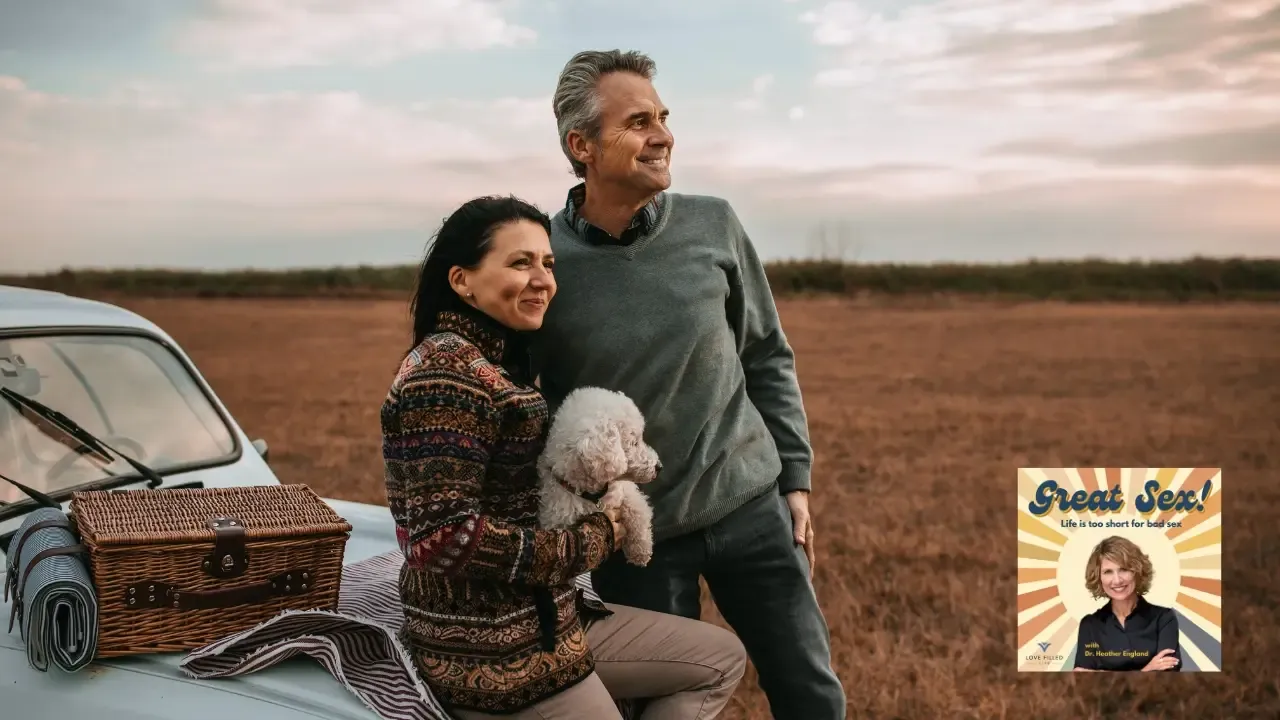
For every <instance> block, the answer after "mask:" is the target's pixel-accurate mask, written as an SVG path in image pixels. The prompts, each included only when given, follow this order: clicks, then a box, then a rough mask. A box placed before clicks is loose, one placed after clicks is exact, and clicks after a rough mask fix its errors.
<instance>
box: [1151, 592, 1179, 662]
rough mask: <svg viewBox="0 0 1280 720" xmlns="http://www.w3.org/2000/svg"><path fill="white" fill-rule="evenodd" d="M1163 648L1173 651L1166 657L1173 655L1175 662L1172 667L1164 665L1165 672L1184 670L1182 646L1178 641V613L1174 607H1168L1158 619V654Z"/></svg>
mask: <svg viewBox="0 0 1280 720" xmlns="http://www.w3.org/2000/svg"><path fill="white" fill-rule="evenodd" d="M1162 650H1170V651H1172V652H1171V653H1169V654H1168V655H1166V657H1172V658H1174V659H1175V660H1176V661H1177V662H1174V663H1173V665H1172V666H1170V667H1162V668H1160V670H1161V671H1164V672H1182V646H1181V644H1180V643H1179V642H1178V614H1177V613H1176V612H1174V610H1173V608H1168V609H1167V610H1165V611H1164V612H1163V613H1161V615H1160V618H1159V619H1157V620H1156V654H1157V655H1159V654H1160V651H1162Z"/></svg>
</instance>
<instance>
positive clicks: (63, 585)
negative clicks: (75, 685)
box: [5, 508, 98, 672]
mask: <svg viewBox="0 0 1280 720" xmlns="http://www.w3.org/2000/svg"><path fill="white" fill-rule="evenodd" d="M84 552H85V548H84V546H83V545H80V544H79V543H78V541H77V538H76V536H75V535H74V534H73V533H72V532H71V527H70V522H69V521H68V519H67V515H66V513H64V512H62V511H61V510H54V509H53V508H38V509H36V510H33V511H32V512H31V513H29V514H28V515H27V517H26V519H25V520H23V523H22V525H21V526H19V527H18V530H17V532H16V533H15V534H14V536H13V539H12V540H10V542H9V551H8V553H6V557H7V559H8V561H7V563H6V564H7V565H8V567H7V568H6V570H7V572H6V577H5V597H6V598H7V597H8V596H9V593H10V592H13V593H14V598H13V605H12V610H11V614H10V616H9V631H10V632H12V631H13V622H14V620H15V619H16V620H17V621H18V628H19V631H20V632H21V633H22V640H23V642H24V643H25V644H26V646H27V662H28V663H29V664H30V665H31V667H33V668H35V669H36V670H39V671H41V672H48V670H49V665H50V663H52V664H54V665H56V666H58V667H59V668H61V669H62V670H64V671H66V672H76V671H77V670H80V669H81V668H83V667H84V666H86V665H88V664H89V663H91V662H93V658H94V656H95V655H96V654H97V650H98V599H97V595H96V594H95V592H94V587H93V580H92V578H91V577H90V575H89V570H88V568H87V567H86V566H85V561H84V559H83V557H82V555H81V554H82V553H84ZM15 616H16V617H15Z"/></svg>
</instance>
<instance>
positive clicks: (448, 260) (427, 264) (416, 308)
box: [409, 196, 551, 350]
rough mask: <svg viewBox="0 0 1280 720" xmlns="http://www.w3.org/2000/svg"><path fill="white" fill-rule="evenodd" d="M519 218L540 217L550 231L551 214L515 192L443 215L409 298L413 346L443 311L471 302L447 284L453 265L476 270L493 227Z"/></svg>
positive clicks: (470, 202)
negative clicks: (442, 220)
mask: <svg viewBox="0 0 1280 720" xmlns="http://www.w3.org/2000/svg"><path fill="white" fill-rule="evenodd" d="M519 220H529V221H531V222H536V223H538V224H539V225H541V226H542V229H544V230H546V231H547V234H548V235H550V234H551V218H549V217H547V214H546V213H544V212H542V211H541V210H539V209H538V208H537V207H535V206H533V205H531V204H529V203H527V202H525V201H523V200H521V199H519V198H517V197H514V196H508V197H496V196H486V197H478V198H475V199H474V200H468V201H467V202H465V203H463V204H462V206H461V207H459V208H458V209H457V210H454V211H453V214H452V215H450V216H449V217H447V218H445V220H444V223H443V224H442V225H441V226H440V230H439V231H438V232H437V233H436V236H435V239H434V240H433V241H432V243H431V246H430V247H429V248H428V250H427V254H426V257H425V258H423V260H422V266H421V268H420V269H419V271H418V282H417V287H416V288H415V289H414V293H413V299H412V300H410V301H409V314H410V316H411V317H412V318H413V345H411V346H410V349H411V350H412V348H415V347H417V346H418V344H419V343H421V342H422V340H423V339H424V338H426V337H427V335H430V334H431V333H432V331H433V330H435V326H436V317H437V316H438V315H439V313H440V312H442V311H444V310H461V309H464V308H465V307H469V306H467V305H466V303H465V302H464V301H463V300H462V298H460V297H458V293H457V292H455V291H454V289H453V287H452V286H450V285H449V271H450V270H451V269H452V268H453V267H454V266H455V265H457V266H459V267H463V268H466V269H468V270H474V269H475V268H476V267H477V266H478V265H479V264H480V261H481V260H483V259H484V256H485V255H486V254H488V252H489V248H490V245H491V241H492V240H493V234H494V232H495V231H496V230H497V229H498V228H500V227H502V226H503V225H505V224H507V223H511V222H516V221H519Z"/></svg>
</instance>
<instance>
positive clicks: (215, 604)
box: [124, 569, 315, 610]
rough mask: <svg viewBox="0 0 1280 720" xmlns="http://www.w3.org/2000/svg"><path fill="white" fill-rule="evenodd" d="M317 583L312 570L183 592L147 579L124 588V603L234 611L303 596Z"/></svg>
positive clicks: (131, 606) (143, 607) (138, 607)
mask: <svg viewBox="0 0 1280 720" xmlns="http://www.w3.org/2000/svg"><path fill="white" fill-rule="evenodd" d="M314 580H315V577H314V576H313V575H312V574H311V571H310V570H309V569H300V570H290V571H288V572H283V573H279V574H278V575H274V576H272V577H271V578H269V579H267V580H264V581H262V582H260V583H255V584H253V585H244V586H241V587H235V588H226V589H222V590H181V589H179V588H177V587H176V586H174V585H172V584H171V583H165V582H159V581H151V580H144V581H141V582H135V583H131V584H130V585H129V586H128V587H126V588H125V597H124V604H125V607H126V608H128V609H130V610H147V609H155V608H174V609H177V610H208V609H211V608H233V607H238V606H241V605H253V604H257V603H261V602H265V601H267V600H271V599H273V598H278V597H287V596H291V595H304V594H306V593H308V592H310V590H311V587H312V585H313V583H314Z"/></svg>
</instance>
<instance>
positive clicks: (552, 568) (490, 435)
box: [381, 311, 614, 713]
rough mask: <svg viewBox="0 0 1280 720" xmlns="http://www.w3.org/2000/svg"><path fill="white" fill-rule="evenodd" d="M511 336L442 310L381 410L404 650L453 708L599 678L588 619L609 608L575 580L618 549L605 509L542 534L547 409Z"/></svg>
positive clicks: (522, 698) (506, 708) (513, 706)
mask: <svg viewBox="0 0 1280 720" xmlns="http://www.w3.org/2000/svg"><path fill="white" fill-rule="evenodd" d="M505 337H506V335H505V333H504V332H503V329H502V328H501V326H499V325H497V323H495V322H494V321H492V320H491V319H489V318H488V316H486V315H483V314H481V313H479V312H477V311H462V312H452V311H449V312H443V313H441V314H440V316H439V319H438V322H437V327H436V332H435V333H433V334H431V335H429V336H428V337H427V338H425V339H424V340H423V342H422V343H420V344H419V345H418V346H417V347H416V348H415V349H414V350H413V351H412V352H410V353H409V355H408V357H406V358H405V361H404V362H403V364H402V365H401V367H400V370H399V372H398V373H397V374H396V377H395V379H394V381H393V382H392V385H391V388H390V391H389V392H388V394H387V397H386V399H385V401H384V403H383V405H382V413H381V414H382V433H383V460H384V464H385V469H386V486H387V500H388V504H389V505H390V509H391V514H392V516H393V517H394V519H395V523H396V533H397V537H398V540H399V543H400V547H401V549H402V550H403V551H404V554H405V558H406V564H405V569H404V570H403V571H402V573H401V577H400V593H401V600H402V602H403V605H404V612H405V619H406V628H405V641H406V647H407V649H408V651H409V653H410V654H411V656H412V658H413V661H414V664H415V665H416V666H417V669H418V672H419V673H420V674H421V676H422V678H423V680H424V681H425V682H426V683H427V684H428V685H429V686H430V687H431V688H432V690H433V691H435V693H436V694H437V695H438V696H439V698H440V699H441V700H442V701H444V702H446V703H448V704H451V705H452V706H454V707H455V708H461V709H470V710H477V711H480V712H488V713H511V712H516V711H518V710H521V709H523V708H527V707H528V706H530V705H533V704H535V703H537V702H538V701H540V700H542V699H544V698H546V697H548V696H550V695H553V694H555V693H557V692H559V691H560V690H563V689H565V688H567V687H569V686H571V685H573V684H575V683H577V682H579V681H581V680H582V679H584V678H585V677H587V676H588V675H589V674H591V672H592V671H593V670H594V660H593V658H592V657H591V653H590V650H589V648H588V647H587V639H586V633H585V630H584V625H583V622H584V618H583V616H582V614H581V613H583V612H584V611H586V613H587V616H588V618H589V617H590V616H591V615H590V613H593V612H602V614H607V612H608V611H606V610H604V609H603V606H598V604H592V605H591V606H587V605H586V601H585V599H584V598H583V597H582V595H581V593H580V591H578V590H576V588H575V586H574V584H573V578H574V577H576V576H577V575H579V574H581V573H583V572H588V571H590V570H593V569H595V568H596V567H598V566H599V565H600V564H601V563H602V562H603V561H604V560H605V558H607V557H608V555H609V554H611V553H612V552H613V551H614V545H613V527H612V525H611V524H610V523H609V520H608V517H607V516H605V515H604V514H603V513H594V514H592V515H589V516H587V517H586V518H584V519H583V520H582V521H581V522H580V524H579V525H577V526H576V527H574V528H570V529H566V530H543V529H540V528H538V527H537V509H538V483H537V470H536V467H535V462H536V459H537V457H538V454H539V453H540V452H541V450H542V448H543V443H544V441H545V438H546V430H547V425H548V410H547V405H546V403H545V401H544V400H543V398H542V396H541V394H540V393H539V392H538V390H537V389H536V388H533V387H530V386H528V385H526V384H524V383H523V382H521V381H520V380H519V378H518V377H513V376H512V375H511V374H510V373H509V372H508V370H507V369H506V368H504V367H503V365H502V361H503V353H504V349H505V347H506V346H507V345H508V343H507V342H506V340H505ZM552 603H554V611H553V610H552ZM552 615H554V618H555V619H554V621H552V620H551V616H552ZM543 618H545V619H543ZM552 623H554V627H551V628H549V633H553V636H554V645H552V646H551V649H547V645H546V644H545V643H544V641H545V640H546V636H544V634H543V632H544V631H543V626H544V625H550V624H552Z"/></svg>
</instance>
